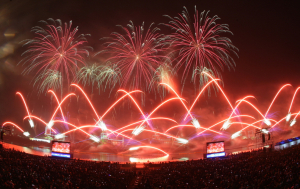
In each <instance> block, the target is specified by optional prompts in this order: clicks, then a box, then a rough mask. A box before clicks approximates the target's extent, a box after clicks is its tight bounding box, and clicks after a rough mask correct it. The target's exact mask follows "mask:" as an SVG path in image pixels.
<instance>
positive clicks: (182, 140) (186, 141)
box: [177, 138, 189, 144]
mask: <svg viewBox="0 0 300 189" xmlns="http://www.w3.org/2000/svg"><path fill="white" fill-rule="evenodd" d="M177 140H178V143H182V144H187V143H188V142H189V141H188V140H186V139H184V138H177Z"/></svg>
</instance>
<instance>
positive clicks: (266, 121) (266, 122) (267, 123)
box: [264, 118, 271, 126]
mask: <svg viewBox="0 0 300 189" xmlns="http://www.w3.org/2000/svg"><path fill="white" fill-rule="evenodd" d="M264 122H265V124H266V125H268V126H270V125H271V121H270V120H269V119H266V118H265V119H264Z"/></svg>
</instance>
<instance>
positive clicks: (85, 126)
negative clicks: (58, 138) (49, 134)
mask: <svg viewBox="0 0 300 189" xmlns="http://www.w3.org/2000/svg"><path fill="white" fill-rule="evenodd" d="M74 126H75V125H74ZM75 127H76V128H75V129H72V130H69V131H66V132H64V133H61V134H64V135H65V134H68V133H70V132H73V131H76V130H78V129H81V128H87V127H92V128H93V127H97V128H99V127H98V126H95V125H84V126H79V127H77V126H75ZM99 129H100V128H99ZM107 130H108V131H110V132H113V131H112V130H110V129H107ZM84 133H85V134H87V135H89V136H92V135H90V134H89V133H87V132H85V131H84ZM118 134H119V135H121V136H124V137H126V138H128V139H130V140H134V139H133V138H131V137H129V136H127V135H124V134H122V133H118ZM134 141H137V142H140V141H138V140H134Z"/></svg>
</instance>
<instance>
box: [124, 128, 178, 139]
mask: <svg viewBox="0 0 300 189" xmlns="http://www.w3.org/2000/svg"><path fill="white" fill-rule="evenodd" d="M133 130H134V129H126V130H123V131H121V132H120V133H119V134H121V133H123V132H127V131H133ZM143 131H147V132H152V133H156V134H160V135H164V136H167V137H171V138H175V139H178V137H174V136H172V135H168V134H165V133H162V132H159V131H153V130H149V129H144V130H143Z"/></svg>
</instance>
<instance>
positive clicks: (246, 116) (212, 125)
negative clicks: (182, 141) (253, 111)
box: [197, 115, 255, 135]
mask: <svg viewBox="0 0 300 189" xmlns="http://www.w3.org/2000/svg"><path fill="white" fill-rule="evenodd" d="M236 117H249V118H252V119H255V118H254V117H252V116H249V115H237V116H233V117H231V118H236ZM226 120H228V119H227V118H226V119H224V120H222V121H220V122H218V123H216V124H214V125H212V126H210V127H208V128H206V129H205V130H204V131H201V132H200V133H198V134H197V135H200V134H202V133H204V132H205V131H207V130H208V129H210V128H212V127H214V126H217V125H219V124H221V123H223V122H225V121H226Z"/></svg>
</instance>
